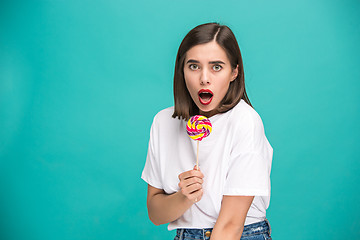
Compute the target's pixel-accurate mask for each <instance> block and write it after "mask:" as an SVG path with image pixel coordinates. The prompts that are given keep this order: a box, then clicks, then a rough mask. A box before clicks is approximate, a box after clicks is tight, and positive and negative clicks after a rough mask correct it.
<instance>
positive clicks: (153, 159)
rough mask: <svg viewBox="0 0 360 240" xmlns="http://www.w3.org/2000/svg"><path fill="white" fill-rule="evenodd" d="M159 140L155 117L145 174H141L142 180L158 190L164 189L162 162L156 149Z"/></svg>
mask: <svg viewBox="0 0 360 240" xmlns="http://www.w3.org/2000/svg"><path fill="white" fill-rule="evenodd" d="M157 140H158V136H157V127H156V117H155V118H154V121H153V124H152V126H151V130H150V140H149V146H148V152H147V157H146V163H145V167H144V169H143V172H142V174H141V178H142V179H143V180H144V181H145V182H147V183H148V184H149V185H151V186H153V187H155V188H158V189H163V185H162V182H161V177H160V176H161V174H160V162H159V158H158V157H157V151H156V148H155V146H156V142H157Z"/></svg>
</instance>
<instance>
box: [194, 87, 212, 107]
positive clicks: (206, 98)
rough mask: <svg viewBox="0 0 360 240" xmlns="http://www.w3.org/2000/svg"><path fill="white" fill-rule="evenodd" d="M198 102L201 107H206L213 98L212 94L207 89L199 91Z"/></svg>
mask: <svg viewBox="0 0 360 240" xmlns="http://www.w3.org/2000/svg"><path fill="white" fill-rule="evenodd" d="M198 96H199V101H200V103H201V104H202V105H208V104H210V103H211V100H212V98H213V96H214V94H213V92H212V91H211V90H209V89H201V90H200V91H199V92H198Z"/></svg>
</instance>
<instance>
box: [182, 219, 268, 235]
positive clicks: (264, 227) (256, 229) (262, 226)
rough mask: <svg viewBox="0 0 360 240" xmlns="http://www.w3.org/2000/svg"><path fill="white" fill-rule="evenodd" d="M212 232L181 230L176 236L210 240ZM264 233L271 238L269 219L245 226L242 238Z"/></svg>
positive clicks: (207, 229) (209, 230) (199, 229)
mask: <svg viewBox="0 0 360 240" xmlns="http://www.w3.org/2000/svg"><path fill="white" fill-rule="evenodd" d="M212 230H213V229H212V228H197V229H193V228H179V229H177V230H176V235H177V237H178V239H179V240H182V239H184V238H193V239H204V240H207V239H210V235H211V232H212ZM264 233H267V234H268V235H269V236H271V227H270V223H269V221H268V220H267V219H265V220H264V221H261V222H256V223H252V224H249V225H245V226H244V230H243V233H242V237H245V236H251V235H255V234H264Z"/></svg>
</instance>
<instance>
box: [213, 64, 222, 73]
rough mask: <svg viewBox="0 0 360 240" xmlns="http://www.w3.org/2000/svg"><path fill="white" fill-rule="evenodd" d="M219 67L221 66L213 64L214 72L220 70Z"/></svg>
mask: <svg viewBox="0 0 360 240" xmlns="http://www.w3.org/2000/svg"><path fill="white" fill-rule="evenodd" d="M221 69H222V66H220V65H215V66H213V70H214V71H216V72H218V71H220V70H221Z"/></svg>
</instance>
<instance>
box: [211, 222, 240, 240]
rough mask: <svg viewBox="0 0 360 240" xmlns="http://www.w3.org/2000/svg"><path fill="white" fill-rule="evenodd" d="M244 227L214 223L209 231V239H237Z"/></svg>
mask: <svg viewBox="0 0 360 240" xmlns="http://www.w3.org/2000/svg"><path fill="white" fill-rule="evenodd" d="M243 229H244V227H241V226H239V225H231V224H227V225H222V226H221V225H215V226H214V229H213V231H212V233H211V240H219V239H220V240H239V239H240V238H241V235H242V232H243Z"/></svg>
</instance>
